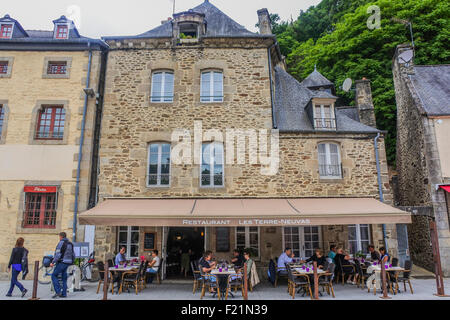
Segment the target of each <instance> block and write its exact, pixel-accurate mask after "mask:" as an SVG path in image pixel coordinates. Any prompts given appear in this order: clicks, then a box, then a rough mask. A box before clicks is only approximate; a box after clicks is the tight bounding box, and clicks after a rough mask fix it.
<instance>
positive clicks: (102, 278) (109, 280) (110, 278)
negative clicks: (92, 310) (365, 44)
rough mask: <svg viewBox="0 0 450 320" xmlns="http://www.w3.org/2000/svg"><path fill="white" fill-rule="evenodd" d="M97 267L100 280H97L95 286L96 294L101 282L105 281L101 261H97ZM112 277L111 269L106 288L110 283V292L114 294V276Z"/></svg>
mask: <svg viewBox="0 0 450 320" xmlns="http://www.w3.org/2000/svg"><path fill="white" fill-rule="evenodd" d="M97 268H98V272H99V275H100V280H99V281H98V286H97V294H98V293H99V291H100V287H101V285H102V283H104V281H105V264H104V263H103V262H102V261H99V262H98V263H97ZM113 277H114V275H113V273H112V272H111V271H109V277H108V288H109V285H111V294H114V278H113Z"/></svg>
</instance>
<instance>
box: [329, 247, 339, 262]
mask: <svg viewBox="0 0 450 320" xmlns="http://www.w3.org/2000/svg"><path fill="white" fill-rule="evenodd" d="M336 249H337V248H336V246H335V245H334V244H332V245H331V246H330V252H328V258H330V259H331V263H335V262H334V257H336Z"/></svg>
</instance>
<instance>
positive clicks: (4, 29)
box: [0, 23, 13, 39]
mask: <svg viewBox="0 0 450 320" xmlns="http://www.w3.org/2000/svg"><path fill="white" fill-rule="evenodd" d="M12 31H13V25H12V24H11V23H4V24H2V25H1V28H0V39H11V37H12Z"/></svg>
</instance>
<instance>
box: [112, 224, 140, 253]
mask: <svg viewBox="0 0 450 320" xmlns="http://www.w3.org/2000/svg"><path fill="white" fill-rule="evenodd" d="M118 243H119V248H117V251H119V250H120V248H122V247H125V248H127V252H126V254H125V255H126V257H127V260H130V259H134V258H138V257H139V227H120V228H119V241H118Z"/></svg>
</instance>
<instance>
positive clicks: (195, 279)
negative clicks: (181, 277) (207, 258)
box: [191, 261, 202, 294]
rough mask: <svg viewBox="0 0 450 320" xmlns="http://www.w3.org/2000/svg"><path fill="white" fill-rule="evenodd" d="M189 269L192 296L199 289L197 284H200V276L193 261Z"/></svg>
mask: <svg viewBox="0 0 450 320" xmlns="http://www.w3.org/2000/svg"><path fill="white" fill-rule="evenodd" d="M191 269H192V274H193V276H194V285H193V288H192V294H195V292H196V291H197V290H198V289H199V288H200V286H199V284H200V283H201V282H202V274H201V273H200V270H198V266H196V263H195V261H191Z"/></svg>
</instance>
